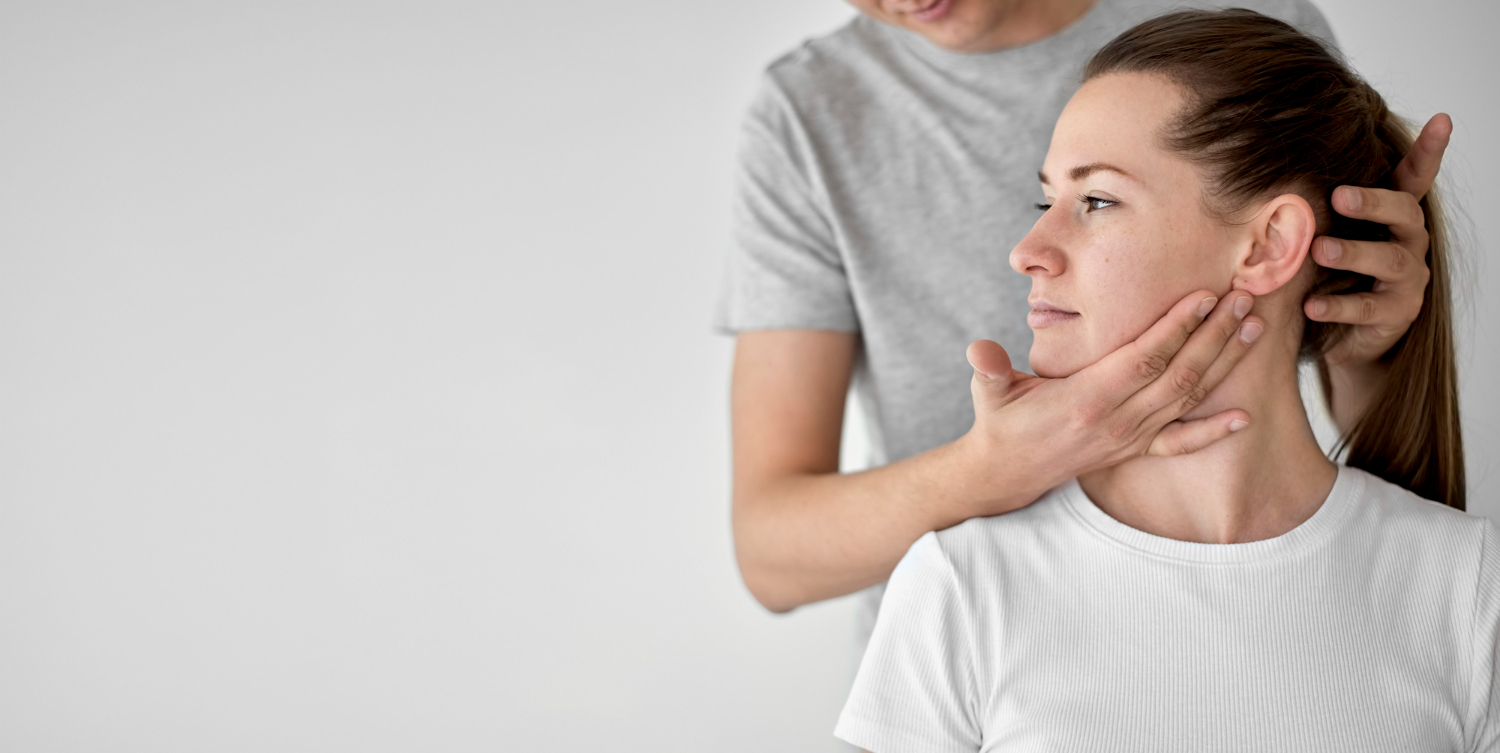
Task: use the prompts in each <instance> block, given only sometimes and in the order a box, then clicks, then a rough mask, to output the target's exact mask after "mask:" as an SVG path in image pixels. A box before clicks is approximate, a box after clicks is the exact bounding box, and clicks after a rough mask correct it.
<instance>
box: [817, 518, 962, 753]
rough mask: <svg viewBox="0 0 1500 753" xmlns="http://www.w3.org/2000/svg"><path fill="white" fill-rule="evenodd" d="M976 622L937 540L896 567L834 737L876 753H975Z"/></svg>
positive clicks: (928, 539) (922, 541)
mask: <svg viewBox="0 0 1500 753" xmlns="http://www.w3.org/2000/svg"><path fill="white" fill-rule="evenodd" d="M971 620H972V615H971V614H970V613H969V609H968V607H967V605H966V604H965V602H964V598H963V592H962V590H961V589H960V587H959V580H958V574H957V573H956V572H955V571H954V569H953V565H952V563H951V562H950V561H949V559H948V557H947V555H946V554H945V553H944V552H943V548H942V544H941V542H939V540H938V535H937V533H935V532H933V531H928V532H927V533H925V534H923V535H922V537H921V538H919V539H917V541H916V543H914V544H912V545H911V549H909V550H908V551H907V552H906V556H904V557H902V558H901V561H900V562H899V563H897V564H896V569H895V570H894V571H893V572H892V573H891V578H890V581H889V582H888V583H887V584H886V587H885V595H884V597H883V598H882V599H881V601H880V615H879V617H878V618H877V619H876V621H875V632H874V633H873V634H872V635H871V636H870V645H869V646H868V647H867V648H866V649H865V653H864V658H863V659H862V660H861V662H860V665H859V672H858V673H857V674H856V675H855V677H854V687H853V688H852V689H851V690H850V691H849V699H848V700H847V701H845V703H844V709H843V712H842V713H840V714H839V719H838V724H837V726H835V727H834V731H833V734H834V735H836V736H837V737H839V738H840V739H842V740H844V741H845V742H848V743H851V744H854V745H858V746H859V747H861V748H864V749H866V750H870V751H873V752H874V753H972V752H973V751H977V750H979V748H980V745H981V744H982V743H983V733H982V730H981V727H980V723H979V717H980V709H979V702H978V690H977V688H978V683H977V681H976V680H975V676H974V662H973V657H974V648H973V647H974V635H973V625H972V622H971Z"/></svg>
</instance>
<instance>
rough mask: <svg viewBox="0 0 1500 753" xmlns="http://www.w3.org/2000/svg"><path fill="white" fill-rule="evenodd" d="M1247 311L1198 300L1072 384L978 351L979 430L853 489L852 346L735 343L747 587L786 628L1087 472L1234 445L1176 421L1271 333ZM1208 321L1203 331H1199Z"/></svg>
mask: <svg viewBox="0 0 1500 753" xmlns="http://www.w3.org/2000/svg"><path fill="white" fill-rule="evenodd" d="M1215 304H1217V306H1215ZM1237 304H1238V305H1237ZM1249 308H1250V296H1249V295H1248V294H1246V293H1244V292H1243V291H1236V292H1235V293H1233V294H1231V295H1227V296H1225V300H1224V301H1222V302H1220V301H1218V300H1217V298H1215V297H1213V296H1212V295H1211V293H1210V292H1209V291H1199V292H1197V293H1195V294H1193V295H1190V296H1188V297H1187V298H1185V299H1183V300H1182V301H1181V302H1179V303H1178V305H1176V306H1174V307H1173V309H1172V311H1170V312H1169V313H1168V314H1167V315H1166V316H1164V317H1163V318H1162V319H1161V320H1160V321H1159V322H1157V324H1156V325H1154V326H1153V327H1152V328H1151V329H1150V330H1148V331H1147V332H1146V333H1145V334H1144V335H1142V336H1141V337H1140V338H1139V339H1138V340H1136V341H1135V342H1132V343H1128V344H1127V345H1125V346H1124V347H1122V348H1121V349H1120V350H1118V351H1115V353H1113V354H1111V355H1109V356H1106V357H1105V358H1104V359H1103V360H1101V361H1100V362H1099V363H1097V364H1094V365H1093V366H1090V367H1088V368H1086V369H1084V370H1082V371H1079V372H1078V373H1077V374H1074V375H1073V376H1071V377H1068V378H1066V379H1042V378H1038V377H1035V376H1031V375H1029V374H1024V373H1022V372H1017V371H1013V370H1012V369H1011V368H1010V362H1009V358H1008V356H1007V355H1006V353H1005V351H1004V350H1003V349H1002V348H1000V346H999V345H997V344H995V343H993V342H991V341H988V340H979V341H976V342H975V343H973V344H971V345H970V347H969V354H968V356H969V360H970V363H971V365H973V366H974V367H975V372H974V375H973V378H972V380H971V390H972V392H973V397H974V401H975V406H974V407H975V422H974V426H973V428H971V429H970V431H969V432H968V433H966V434H965V435H964V436H963V437H960V438H959V439H958V440H955V441H953V442H950V443H948V444H944V445H940V446H938V447H935V448H933V449H931V450H928V451H926V452H923V453H921V454H918V455H914V456H912V457H909V458H905V459H902V460H900V461H897V462H894V463H890V464H888V465H884V466H880V467H877V468H871V469H868V470H864V471H859V472H857V473H844V474H841V473H839V472H838V460H839V440H840V436H841V432H842V425H843V413H844V401H845V397H846V393H847V390H848V387H849V381H850V376H851V374H852V372H853V364H854V358H855V355H856V353H857V349H858V347H859V336H858V334H856V333H852V332H836V331H829V330H810V329H797V330H778V329H766V330H748V331H745V332H741V333H740V334H739V335H738V336H737V339H736V344H735V356H734V369H733V383H732V387H731V410H732V433H733V445H734V446H733V513H732V519H733V528H734V543H735V557H736V560H737V561H738V563H739V567H740V574H741V577H742V578H743V579H744V581H745V585H746V586H747V587H748V588H749V590H750V592H751V594H752V595H753V596H754V597H755V598H756V600H757V601H759V602H760V603H761V604H762V605H764V606H765V607H766V608H767V609H769V610H771V611H773V612H777V613H781V612H787V611H790V610H792V609H794V608H796V607H798V606H801V605H803V604H808V603H812V602H816V601H821V600H823V599H829V598H833V597H836V596H842V595H844V594H848V593H852V592H854V591H857V590H859V589H861V588H865V587H867V586H870V585H874V584H876V583H880V582H883V581H884V580H886V579H887V578H888V577H890V574H891V571H892V570H894V569H895V566H896V563H897V562H899V561H900V560H901V557H902V556H903V555H904V554H905V553H906V551H907V550H908V549H909V548H910V547H911V545H912V542H914V541H916V540H917V539H918V538H919V537H921V535H922V534H924V533H926V532H928V531H934V530H941V529H943V528H947V527H949V526H953V525H956V524H958V523H960V522H963V521H964V520H967V519H969V518H972V517H978V516H984V515H998V514H1001V513H1004V512H1009V511H1011V510H1015V509H1018V508H1021V507H1024V506H1026V505H1028V504H1030V503H1031V502H1033V501H1035V500H1036V499H1037V498H1038V497H1039V496H1041V494H1042V493H1043V492H1045V491H1046V490H1048V489H1050V488H1052V487H1053V486H1055V485H1057V484H1059V483H1061V482H1063V481H1065V480H1067V479H1068V478H1071V477H1073V476H1075V475H1077V474H1079V473H1081V472H1083V471H1085V470H1089V469H1090V468H1093V467H1099V466H1102V465H1110V464H1113V463H1117V462H1119V461H1121V460H1123V459H1125V458H1128V457H1134V456H1138V455H1141V454H1145V453H1152V454H1158V455H1174V454H1180V453H1185V452H1192V451H1195V450H1197V449H1199V448H1201V447H1203V446H1206V445H1208V444H1210V443H1212V442H1214V441H1216V440H1218V439H1219V438H1222V437H1224V436H1227V435H1228V434H1229V433H1230V432H1231V431H1234V430H1236V429H1237V428H1239V427H1241V426H1243V425H1244V423H1243V422H1246V421H1248V420H1250V416H1248V415H1247V414H1246V413H1245V412H1244V411H1241V410H1230V411H1225V412H1223V413H1220V414H1217V415H1215V416H1211V417H1208V418H1204V419H1199V420H1197V421H1193V422H1189V423H1180V422H1178V421H1176V419H1177V417H1179V416H1181V415H1182V414H1184V413H1186V412H1187V411H1189V410H1191V409H1192V408H1193V407H1195V406H1196V405H1197V404H1198V403H1199V402H1201V400H1202V399H1203V396H1204V395H1206V394H1207V393H1208V391H1209V390H1211V389H1212V388H1213V387H1214V386H1215V385H1217V384H1218V383H1219V382H1220V381H1221V380H1222V379H1223V377H1224V376H1225V374H1227V373H1228V371H1229V369H1230V368H1232V367H1233V365H1234V364H1235V363H1236V362H1237V361H1238V360H1239V358H1240V357H1241V356H1243V355H1244V353H1245V351H1246V350H1248V349H1249V347H1250V342H1251V341H1253V340H1254V339H1255V335H1258V334H1259V333H1260V332H1261V331H1262V329H1263V327H1264V323H1263V322H1261V321H1260V320H1258V319H1255V318H1253V317H1251V318H1246V314H1247V313H1248V311H1249ZM1210 310H1211V311H1212V312H1213V313H1212V314H1211V315H1208V316H1207V325H1208V326H1199V325H1200V323H1203V322H1204V315H1205V314H1208V312H1209V311H1210ZM1200 312H1201V313H1200Z"/></svg>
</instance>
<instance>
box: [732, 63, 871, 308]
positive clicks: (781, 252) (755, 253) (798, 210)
mask: <svg viewBox="0 0 1500 753" xmlns="http://www.w3.org/2000/svg"><path fill="white" fill-rule="evenodd" d="M813 164H814V158H813V156H812V154H811V147H810V146H809V142H808V139H807V134H806V133H805V131H803V129H802V128H801V126H800V124H799V123H798V121H797V118H796V117H795V114H794V112H793V110H792V108H791V106H790V104H789V103H788V102H787V101H786V99H785V97H784V95H783V94H782V93H781V92H780V90H779V89H778V88H777V86H776V84H775V81H774V80H773V79H772V78H771V77H770V76H769V75H766V76H764V77H762V79H761V85H760V89H759V91H758V92H757V94H756V96H755V99H754V100H753V102H752V104H751V106H750V109H749V112H748V113H747V115H746V117H745V119H744V121H743V124H742V127H741V129H740V141H739V148H738V153H737V157H736V162H735V173H734V186H733V191H734V196H733V204H732V211H731V223H732V233H731V243H730V248H729V253H728V257H727V259H726V261H725V264H724V271H723V277H722V279H721V282H720V287H719V297H718V300H717V302H716V305H715V308H714V313H713V330H714V332H715V333H716V334H734V333H737V332H739V331H741V330H747V329H772V328H780V329H831V330H839V331H845V332H857V331H859V320H858V318H857V317H856V315H855V310H854V301H853V298H852V296H851V294H850V288H849V278H848V276H847V275H846V274H845V271H844V264H843V261H842V259H841V257H840V254H839V246H838V243H837V240H836V238H835V234H834V229H833V225H832V223H831V222H830V220H829V210H828V205H827V201H826V198H824V197H823V195H822V194H821V192H820V190H819V189H818V187H817V185H816V180H815V178H814V176H813V175H812V165H813Z"/></svg>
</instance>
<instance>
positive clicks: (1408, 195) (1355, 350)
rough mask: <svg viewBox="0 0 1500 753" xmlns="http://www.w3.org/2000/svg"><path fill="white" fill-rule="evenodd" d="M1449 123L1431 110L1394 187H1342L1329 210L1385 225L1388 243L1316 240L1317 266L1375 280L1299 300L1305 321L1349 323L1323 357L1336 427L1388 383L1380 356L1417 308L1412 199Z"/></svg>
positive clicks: (1434, 169)
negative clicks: (1361, 288)
mask: <svg viewBox="0 0 1500 753" xmlns="http://www.w3.org/2000/svg"><path fill="white" fill-rule="evenodd" d="M1452 133H1453V120H1452V119H1451V118H1449V117H1448V116H1447V115H1446V114H1444V113H1438V114H1437V115H1434V116H1433V117H1432V119H1431V120H1429V121H1427V125H1426V126H1424V127H1423V128H1422V132H1421V133H1420V134H1418V135H1417V140H1416V142H1415V143H1414V144H1413V145H1412V149H1411V151H1410V152H1408V153H1407V154H1406V155H1405V156H1404V157H1402V159H1401V163H1400V164H1399V165H1397V167H1396V174H1395V186H1396V190H1394V191H1387V190H1384V189H1379V188H1359V187H1355V186H1340V187H1339V188H1338V189H1337V190H1335V191H1334V192H1333V209H1334V211H1336V212H1338V213H1339V214H1342V215H1344V216H1345V217H1352V218H1355V219H1360V220H1369V221H1371V222H1378V223H1381V224H1383V225H1386V226H1388V227H1389V228H1390V230H1391V234H1392V235H1393V236H1394V238H1393V239H1392V240H1391V241H1389V242H1384V243H1377V242H1373V241H1351V240H1341V239H1337V238H1329V237H1326V236H1320V237H1318V238H1316V239H1314V240H1313V245H1312V257H1313V260H1314V261H1316V262H1317V263H1319V264H1321V265H1323V266H1325V267H1331V268H1334V269H1345V270H1350V271H1353V272H1358V273H1360V274H1365V275H1369V276H1371V277H1374V278H1375V287H1374V290H1373V291H1371V292H1368V293H1345V294H1342V295H1323V296H1311V297H1309V298H1308V299H1307V301H1306V302H1304V303H1303V312H1304V313H1306V314H1307V317H1308V318H1309V319H1313V320H1315V321H1320V322H1341V323H1344V324H1350V325H1353V328H1352V329H1351V330H1350V333H1349V336H1348V337H1346V338H1344V339H1343V340H1342V341H1340V342H1339V343H1338V344H1336V345H1335V346H1334V347H1333V348H1331V349H1330V350H1329V351H1328V352H1327V353H1326V354H1325V357H1324V360H1326V361H1327V363H1328V366H1329V370H1330V374H1329V376H1330V377H1331V379H1332V381H1333V385H1334V395H1333V398H1334V399H1333V402H1332V406H1331V407H1332V408H1333V414H1334V420H1335V422H1337V423H1338V425H1339V427H1340V428H1343V429H1348V428H1349V427H1351V426H1353V424H1354V422H1355V421H1356V420H1357V419H1358V417H1359V415H1360V414H1362V413H1363V412H1364V409H1365V407H1366V406H1367V405H1368V403H1369V401H1370V400H1371V399H1372V398H1373V397H1374V395H1375V394H1376V393H1378V392H1379V390H1380V388H1381V387H1383V386H1384V384H1385V367H1384V366H1383V364H1382V363H1381V357H1382V356H1384V355H1385V354H1386V353H1387V352H1388V351H1390V349H1391V348H1392V347H1393V346H1394V345H1395V344H1396V343H1397V342H1398V341H1400V339H1401V337H1402V336H1403V335H1405V334H1406V330H1407V329H1408V328H1409V327H1411V323H1412V322H1413V321H1416V318H1417V314H1418V313H1419V312H1421V310H1422V299H1423V297H1424V296H1425V295H1426V292H1427V281H1428V279H1429V278H1430V277H1431V274H1430V272H1429V270H1428V268H1427V247H1428V237H1427V217H1426V215H1424V214H1423V212H1422V207H1421V206H1420V205H1419V204H1418V203H1417V202H1418V201H1420V200H1421V199H1422V197H1424V196H1426V195H1427V192H1428V191H1429V190H1430V189H1431V188H1432V182H1433V180H1435V179H1436V178H1437V174H1438V168H1439V167H1440V166H1441V165H1442V162H1443V152H1444V151H1445V150H1447V148H1448V138H1449V136H1451V135H1452Z"/></svg>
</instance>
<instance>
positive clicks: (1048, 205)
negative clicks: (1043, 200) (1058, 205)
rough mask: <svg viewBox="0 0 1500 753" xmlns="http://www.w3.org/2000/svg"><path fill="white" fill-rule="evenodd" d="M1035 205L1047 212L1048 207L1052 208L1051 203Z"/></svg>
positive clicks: (1039, 209)
mask: <svg viewBox="0 0 1500 753" xmlns="http://www.w3.org/2000/svg"><path fill="white" fill-rule="evenodd" d="M1035 206H1036V208H1037V210H1038V211H1042V212H1045V211H1047V210H1048V209H1051V208H1052V205H1051V204H1037V205H1035Z"/></svg>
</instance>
